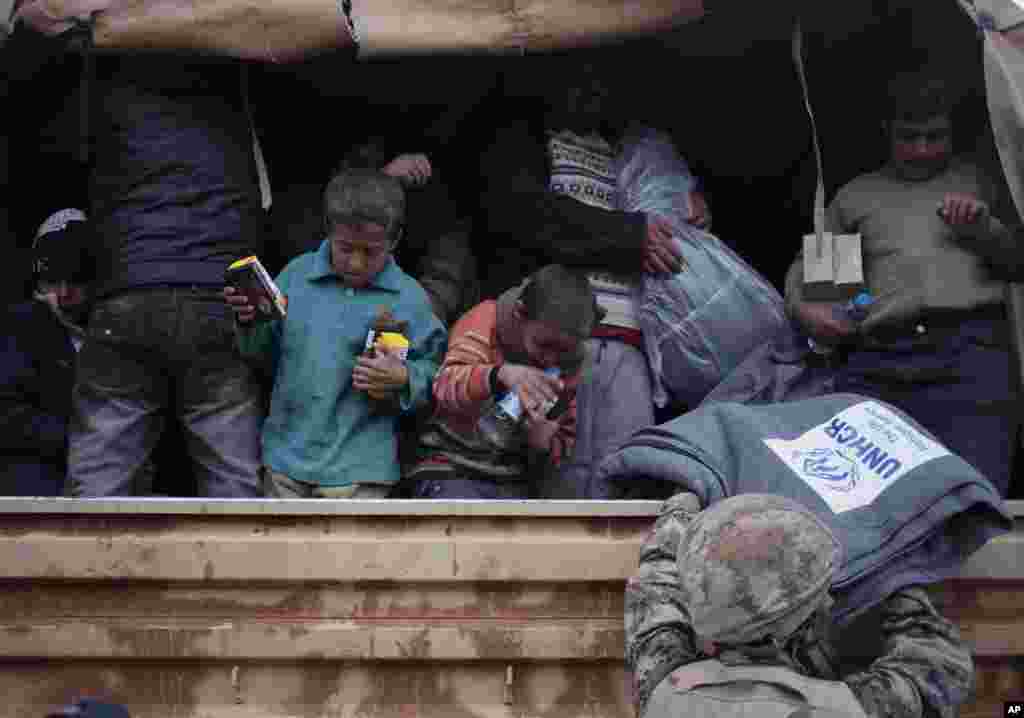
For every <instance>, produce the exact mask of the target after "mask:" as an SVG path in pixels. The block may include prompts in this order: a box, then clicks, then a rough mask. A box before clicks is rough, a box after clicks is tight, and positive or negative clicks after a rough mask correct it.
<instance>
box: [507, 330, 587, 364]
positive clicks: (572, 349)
mask: <svg viewBox="0 0 1024 718" xmlns="http://www.w3.org/2000/svg"><path fill="white" fill-rule="evenodd" d="M522 326H523V349H524V350H525V351H526V356H527V357H529V359H530V363H531V364H533V365H534V366H538V367H540V368H541V369H551V368H553V367H561V366H562V365H563V364H565V363H568V362H571V361H574V360H578V359H579V355H580V351H581V348H582V344H583V342H582V340H581V339H580V338H579V337H575V336H573V335H572V334H568V333H566V332H564V331H562V330H560V329H558V328H557V327H555V326H552V325H551V324H547V323H545V322H541V321H538V320H536V319H525V320H523V325H522Z"/></svg>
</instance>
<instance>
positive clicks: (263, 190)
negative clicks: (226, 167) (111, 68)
mask: <svg viewBox="0 0 1024 718" xmlns="http://www.w3.org/2000/svg"><path fill="white" fill-rule="evenodd" d="M242 102H243V103H245V116H246V118H247V119H248V120H249V135H250V136H251V137H252V156H253V160H254V161H255V162H256V175H257V177H258V178H259V183H260V204H261V206H262V207H263V211H264V212H265V211H267V210H268V209H270V205H272V204H273V203H274V196H273V194H272V193H271V191H270V174H269V173H268V172H267V163H266V161H265V160H264V159H263V148H262V147H261V146H260V138H259V136H258V135H257V134H256V123H255V122H254V121H253V118H252V105H251V104H250V102H249V68H248V67H247V66H246V65H242Z"/></svg>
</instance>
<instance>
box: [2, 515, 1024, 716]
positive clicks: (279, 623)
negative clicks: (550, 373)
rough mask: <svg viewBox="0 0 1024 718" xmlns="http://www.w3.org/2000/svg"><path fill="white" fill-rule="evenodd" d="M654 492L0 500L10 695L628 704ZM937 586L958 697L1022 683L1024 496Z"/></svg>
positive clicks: (315, 705)
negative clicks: (628, 665)
mask: <svg viewBox="0 0 1024 718" xmlns="http://www.w3.org/2000/svg"><path fill="white" fill-rule="evenodd" d="M658 505H659V504H658V502H646V501H635V502H599V501H530V502H490V501H390V500H388V501H291V500H203V499H117V500H101V499H92V500H71V499H0V584H2V586H0V662H2V664H3V666H2V669H0V695H2V696H6V698H5V699H4V701H5V703H6V706H7V707H6V708H5V709H0V714H2V715H4V716H14V717H17V718H22V717H25V718H41V717H42V716H43V715H45V714H46V711H47V710H50V709H53V708H56V707H58V706H60V705H62V704H65V703H67V702H68V701H70V700H71V699H72V698H74V697H75V696H78V695H94V696H101V697H106V698H109V699H113V700H117V701H119V702H123V703H124V704H126V705H127V706H128V707H129V708H130V710H131V711H132V715H133V716H135V718H149V717H154V718H155V717H157V716H160V717H165V716H171V717H174V718H242V717H243V716H244V717H247V718H248V717H250V716H253V717H254V716H275V717H281V718H284V717H289V718H290V717H295V718H299V717H301V718H356V717H363V716H366V717H371V716H372V717H374V718H377V717H381V718H384V717H387V718H392V717H393V718H410V717H412V716H422V717H427V716H429V717H431V718H433V717H435V716H436V717H438V718H474V717H480V718H491V717H501V718H507V717H512V716H515V717H517V718H527V717H529V718H583V717H584V716H585V717H587V718H627V717H629V716H632V715H633V708H632V705H633V701H632V696H631V695H630V690H629V687H628V680H627V676H626V673H625V670H624V667H623V661H622V655H623V626H622V613H623V605H622V603H623V588H624V583H625V580H626V578H627V577H628V576H629V575H630V574H631V573H632V572H633V571H634V569H635V567H636V562H637V555H638V550H639V545H640V542H641V541H642V540H643V538H644V536H645V534H646V532H647V530H648V529H649V527H650V525H651V523H652V521H653V519H654V517H655V516H656V512H657V508H658ZM1010 506H1011V509H1012V511H1013V512H1014V515H1015V516H1016V518H1017V523H1016V527H1015V531H1014V533H1013V534H1010V535H1008V536H1004V537H1002V538H1000V539H998V540H995V541H993V542H990V543H989V544H988V545H987V546H985V547H984V548H983V549H982V550H980V551H979V552H978V553H977V554H975V556H974V557H973V558H972V559H971V560H970V562H968V563H967V564H966V565H965V567H964V569H963V571H962V574H961V576H960V578H958V579H957V580H954V581H949V582H947V583H945V584H943V585H941V586H938V587H936V588H935V591H934V593H935V595H936V597H937V598H938V601H939V603H940V604H941V606H942V610H943V611H944V612H945V614H946V615H947V616H950V617H951V618H953V619H955V620H957V621H959V623H960V625H961V627H962V629H963V631H964V634H965V636H966V637H967V638H968V639H969V640H970V641H971V643H972V644H973V646H974V650H975V655H976V657H977V663H978V669H979V671H978V672H979V681H978V695H977V697H976V699H975V700H974V702H973V703H971V704H970V705H969V706H968V707H967V708H966V709H965V710H964V712H963V715H964V716H972V717H973V716H977V717H978V718H981V717H982V716H985V718H989V717H990V716H993V715H1000V714H1001V711H1002V703H1003V701H1004V700H1009V699H1013V698H1016V699H1021V698H1024V612H1022V611H1021V610H1020V608H1019V607H1020V602H1021V595H1024V502H1020V501H1017V502H1010Z"/></svg>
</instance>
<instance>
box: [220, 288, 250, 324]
mask: <svg viewBox="0 0 1024 718" xmlns="http://www.w3.org/2000/svg"><path fill="white" fill-rule="evenodd" d="M224 301H225V302H227V303H228V306H230V307H231V309H232V311H234V313H235V321H237V322H238V323H239V324H250V323H251V322H252V320H253V319H255V318H256V307H254V306H253V305H252V304H250V303H249V297H247V296H246V295H244V294H242V293H241V292H239V291H237V290H236V289H235V288H234V287H224Z"/></svg>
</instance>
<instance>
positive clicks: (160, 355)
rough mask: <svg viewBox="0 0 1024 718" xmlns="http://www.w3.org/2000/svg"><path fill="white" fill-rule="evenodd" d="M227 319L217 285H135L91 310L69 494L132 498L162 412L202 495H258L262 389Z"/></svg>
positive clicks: (80, 370) (81, 357)
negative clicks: (177, 434) (180, 439)
mask: <svg viewBox="0 0 1024 718" xmlns="http://www.w3.org/2000/svg"><path fill="white" fill-rule="evenodd" d="M233 322H234V319H233V317H232V313H231V310H230V308H229V307H228V306H227V305H226V304H225V302H224V300H223V297H222V296H221V294H220V290H219V289H215V288H205V287H196V288H193V287H161V288H152V289H137V290H132V291H126V292H122V293H119V294H115V295H113V296H111V297H108V298H105V299H103V300H101V301H99V302H98V303H97V304H96V306H95V307H94V308H93V311H92V315H91V317H90V320H89V333H88V337H87V339H86V342H85V344H84V345H83V347H82V349H81V353H80V355H79V363H78V373H77V376H76V378H75V388H74V396H73V401H74V411H73V415H72V423H71V439H70V451H69V457H68V464H69V475H68V478H69V481H68V491H69V493H70V494H71V495H72V496H124V495H134V494H136V493H139V492H140V489H139V487H137V486H136V482H135V480H134V478H133V477H135V476H137V475H138V472H139V469H140V467H142V465H143V464H144V463H145V462H146V460H147V459H148V458H149V456H150V453H151V452H152V451H153V449H154V447H155V446H156V444H157V441H158V439H159V438H160V434H161V433H162V431H163V428H164V427H163V422H164V418H163V417H164V414H165V410H166V409H168V408H171V409H172V411H171V412H168V414H169V415H170V416H173V417H175V418H176V419H177V420H179V421H180V422H181V424H182V429H183V434H184V437H185V444H186V447H187V449H188V454H189V455H190V456H191V458H192V461H193V464H194V465H195V470H196V474H197V478H198V484H199V493H200V495H205V496H209V497H218V498H225V497H253V496H259V495H260V494H261V491H260V480H259V470H260V430H261V428H262V423H263V416H264V412H263V403H262V401H261V388H260V385H259V383H258V381H257V379H256V376H255V374H254V373H253V370H252V369H251V368H250V367H249V366H248V365H247V364H246V363H245V362H243V361H242V359H241V358H240V356H239V355H238V353H237V351H236V349H235V341H234V324H233ZM144 490H145V489H143V491H144Z"/></svg>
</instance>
